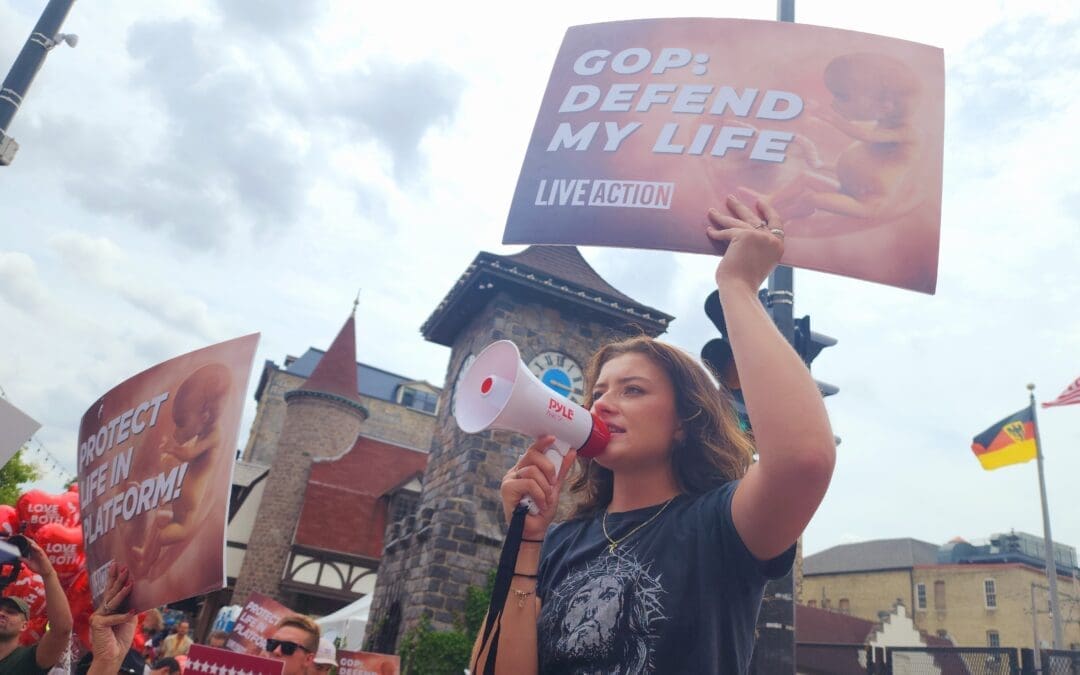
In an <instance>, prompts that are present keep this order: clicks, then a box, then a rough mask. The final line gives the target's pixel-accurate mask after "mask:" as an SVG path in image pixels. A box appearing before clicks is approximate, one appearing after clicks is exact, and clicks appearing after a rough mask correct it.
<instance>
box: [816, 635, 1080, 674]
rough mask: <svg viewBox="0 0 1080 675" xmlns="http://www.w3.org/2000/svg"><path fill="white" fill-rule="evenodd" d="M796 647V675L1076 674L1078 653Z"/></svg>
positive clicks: (1009, 649)
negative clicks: (1037, 655)
mask: <svg viewBox="0 0 1080 675" xmlns="http://www.w3.org/2000/svg"><path fill="white" fill-rule="evenodd" d="M1039 657H1040V658H1039V660H1038V664H1036V658H1035V652H1034V651H1033V650H1031V649H1015V648H1012V647H885V648H881V647H876V648H871V647H869V646H867V645H861V644H839V643H828V642H798V643H796V644H795V664H796V672H797V673H799V675H1080V651H1064V650H1052V649H1044V650H1042V651H1041V652H1040V653H1039Z"/></svg>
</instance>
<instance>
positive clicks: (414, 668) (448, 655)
mask: <svg viewBox="0 0 1080 675" xmlns="http://www.w3.org/2000/svg"><path fill="white" fill-rule="evenodd" d="M471 652H472V642H471V641H470V640H469V636H468V635H466V634H465V632H464V631H461V630H448V631H435V630H432V628H431V620H430V619H429V618H428V617H427V616H426V615H425V616H424V617H423V618H421V619H420V623H418V624H417V625H416V626H415V627H414V628H413V629H412V630H410V631H409V632H408V633H406V634H405V637H404V638H403V639H402V640H401V647H400V649H399V654H400V656H401V672H402V673H403V675H428V674H429V673H430V674H431V675H457V674H458V673H460V672H462V671H463V670H464V669H465V668H467V667H468V665H469V655H470V653H471Z"/></svg>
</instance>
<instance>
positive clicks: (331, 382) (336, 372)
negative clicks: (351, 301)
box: [300, 314, 360, 403]
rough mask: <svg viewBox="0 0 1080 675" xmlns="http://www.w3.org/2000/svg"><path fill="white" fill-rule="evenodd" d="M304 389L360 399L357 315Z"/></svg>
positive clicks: (349, 322) (354, 400) (345, 328)
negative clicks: (357, 366)
mask: <svg viewBox="0 0 1080 675" xmlns="http://www.w3.org/2000/svg"><path fill="white" fill-rule="evenodd" d="M300 390H301V391H313V392H322V393H325V394H334V395H335V396H340V397H342V398H345V399H348V400H350V401H353V402H355V403H360V394H359V393H358V391H359V387H358V385H357V380H356V315H355V314H350V315H349V318H348V319H346V321H345V325H344V326H342V327H341V330H340V331H338V334H337V337H336V338H334V342H333V343H332V344H331V345H330V348H329V349H327V350H326V353H325V354H323V357H322V358H321V359H319V363H318V365H316V366H315V370H314V371H312V373H311V376H310V377H308V379H307V381H306V382H304V384H303V386H301V387H300Z"/></svg>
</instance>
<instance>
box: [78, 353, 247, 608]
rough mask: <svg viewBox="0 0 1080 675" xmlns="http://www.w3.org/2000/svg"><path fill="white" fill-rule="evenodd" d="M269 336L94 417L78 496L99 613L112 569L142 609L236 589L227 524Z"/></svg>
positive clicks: (166, 376)
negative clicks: (247, 409)
mask: <svg viewBox="0 0 1080 675" xmlns="http://www.w3.org/2000/svg"><path fill="white" fill-rule="evenodd" d="M258 337H259V336H258V334H254V335H248V336H245V337H241V338H237V339H235V340H230V341H228V342H222V343H220V344H217V345H213V346H211V347H206V348H205V349H200V350H197V351H194V352H191V353H189V354H185V355H183V356H178V357H176V358H174V359H171V360H169V361H165V362H163V363H159V364H158V365H156V366H154V367H152V368H149V369H148V370H145V371H143V372H142V373H139V374H138V375H136V376H134V377H132V378H131V379H129V380H127V381H125V382H123V383H121V384H119V385H117V386H116V387H114V388H113V389H112V390H111V391H109V392H108V393H107V394H105V395H104V396H102V397H101V398H100V399H98V400H97V401H96V402H95V403H94V404H93V405H92V406H90V409H89V410H88V411H87V412H86V414H84V415H83V418H82V423H81V424H80V427H79V455H78V460H79V472H78V474H79V497H80V501H81V517H82V526H83V538H84V541H85V551H86V565H87V571H88V573H89V575H90V588H91V592H92V594H93V597H94V604H95V605H99V604H100V601H101V595H102V593H103V592H104V590H105V585H106V583H107V581H108V570H109V563H110V562H115V563H116V564H118V565H123V566H126V567H127V568H128V569H129V570H131V578H132V580H133V585H132V590H131V594H130V596H129V602H128V604H129V607H130V609H132V610H134V611H137V612H138V611H143V610H146V609H150V608H152V607H158V606H160V605H164V604H166V603H169V602H175V601H177V600H182V599H184V598H188V597H191V596H195V595H200V594H202V593H208V592H210V591H213V590H216V589H219V588H223V587H224V585H225V555H224V548H225V521H226V516H227V511H228V505H229V490H230V483H231V479H232V467H233V463H234V461H235V457H234V456H235V453H236V440H237V435H238V433H239V426H240V415H241V411H242V408H243V398H244V394H245V392H246V390H247V383H248V378H249V377H250V374H251V364H252V359H253V358H254V356H255V346H256V344H257V343H258Z"/></svg>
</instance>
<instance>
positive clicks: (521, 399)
mask: <svg viewBox="0 0 1080 675" xmlns="http://www.w3.org/2000/svg"><path fill="white" fill-rule="evenodd" d="M461 382H462V384H461V388H460V389H459V394H458V397H459V400H458V401H457V402H456V407H455V410H454V417H455V419H456V420H457V423H458V427H460V428H461V430H462V431H464V432H466V433H477V432H480V431H486V430H488V429H503V430H505V431H516V432H518V433H522V434H525V435H526V436H531V437H533V438H537V437H539V436H547V435H551V436H554V437H555V445H554V446H553V448H552V449H551V450H549V451H548V459H549V460H551V461H552V463H554V464H555V467H556V469H558V467H559V465H560V463H561V460H562V457H564V456H565V455H566V453H567V452H569V450H570V448H577V450H578V454H579V455H580V456H582V457H596V456H597V455H599V454H601V453H602V452H603V451H604V448H605V447H607V444H608V441H609V440H610V439H611V434H610V432H609V431H608V428H607V425H606V424H604V422H603V420H601V419H600V418H599V417H597V416H596V415H594V414H593V413H592V412H590V411H588V410H586V409H585V408H583V407H581V406H580V405H578V404H577V403H574V402H573V401H571V400H570V399H568V398H566V397H564V396H562V395H561V394H558V393H556V392H555V391H554V390H552V389H550V388H549V387H547V385H545V384H543V383H542V382H541V381H540V380H538V379H536V376H535V375H533V374H532V373H531V372H529V369H528V368H526V367H525V364H524V363H523V362H522V360H521V353H520V352H519V351H518V348H517V345H515V344H514V343H513V342H511V341H509V340H499V341H498V342H493V343H492V344H490V345H488V346H487V347H485V348H484V350H483V351H481V352H480V354H478V355H477V357H476V360H475V361H473V363H472V365H471V366H469V370H468V371H467V372H466V373H465V374H464V375H463V376H462V381H461ZM552 453H556V454H552ZM530 504H531V502H530ZM529 510H530V511H533V512H535V506H531V505H530V509H529Z"/></svg>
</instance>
